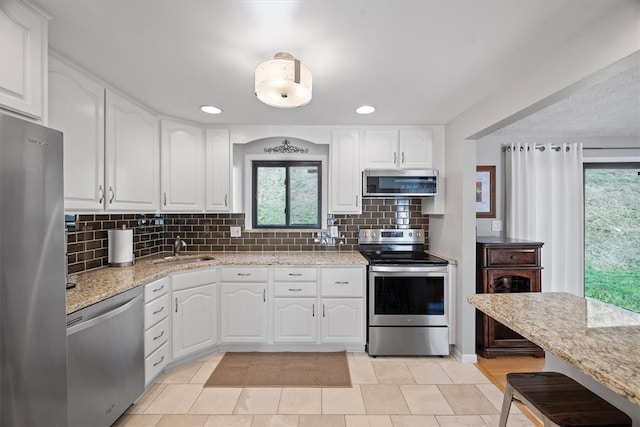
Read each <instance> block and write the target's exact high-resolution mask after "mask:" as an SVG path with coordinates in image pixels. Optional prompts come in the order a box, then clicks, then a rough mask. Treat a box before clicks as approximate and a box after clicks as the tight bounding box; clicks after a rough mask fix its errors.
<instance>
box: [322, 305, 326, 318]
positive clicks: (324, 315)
mask: <svg viewBox="0 0 640 427" xmlns="http://www.w3.org/2000/svg"><path fill="white" fill-rule="evenodd" d="M326 314H327V313H326V312H325V310H324V304H322V317H327V316H326Z"/></svg>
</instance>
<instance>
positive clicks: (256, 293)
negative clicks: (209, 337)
mask: <svg viewBox="0 0 640 427" xmlns="http://www.w3.org/2000/svg"><path fill="white" fill-rule="evenodd" d="M220 299H221V301H220V316H221V317H220V341H221V342H227V343H229V342H233V343H242V342H266V341H267V330H268V329H267V323H268V314H269V313H268V311H267V285H266V284H255V283H254V284H244V283H234V284H225V283H223V284H222V285H221V288H220Z"/></svg>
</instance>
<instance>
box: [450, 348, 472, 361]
mask: <svg viewBox="0 0 640 427" xmlns="http://www.w3.org/2000/svg"><path fill="white" fill-rule="evenodd" d="M453 357H455V358H456V360H457V361H459V362H460V363H478V355H477V354H475V353H471V354H469V353H467V354H463V353H461V352H460V350H459V349H458V347H454V349H453Z"/></svg>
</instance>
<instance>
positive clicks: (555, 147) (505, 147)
mask: <svg viewBox="0 0 640 427" xmlns="http://www.w3.org/2000/svg"><path fill="white" fill-rule="evenodd" d="M530 148H531V146H529V147H528V148H527V149H530ZM534 148H535V149H536V150H540V151H544V150H546V147H545V146H544V145H534ZM551 149H552V150H553V151H560V150H562V147H560V146H559V145H551ZM566 150H567V151H569V150H570V147H568V146H567V148H566ZM583 150H640V147H584V148H583ZM507 151H511V146H510V145H503V146H502V152H503V153H504V152H507ZM520 151H524V147H523V146H520Z"/></svg>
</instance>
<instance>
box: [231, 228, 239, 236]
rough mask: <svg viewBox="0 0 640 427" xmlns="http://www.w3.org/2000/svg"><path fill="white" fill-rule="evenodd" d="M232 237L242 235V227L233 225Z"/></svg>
mask: <svg viewBox="0 0 640 427" xmlns="http://www.w3.org/2000/svg"><path fill="white" fill-rule="evenodd" d="M231 237H240V227H231Z"/></svg>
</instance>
